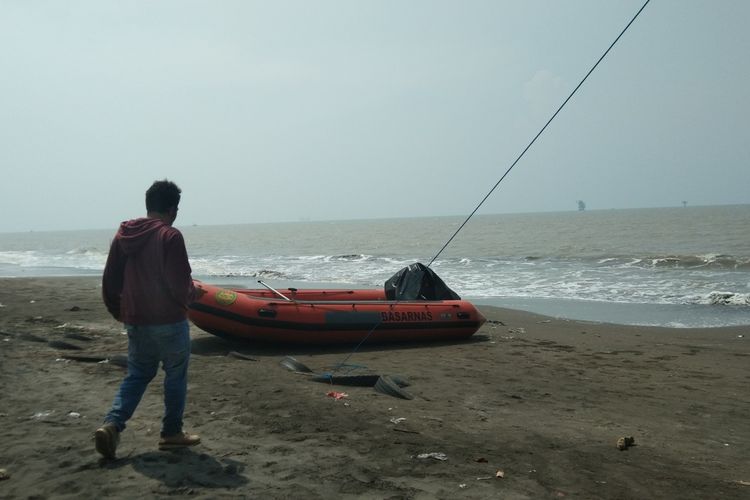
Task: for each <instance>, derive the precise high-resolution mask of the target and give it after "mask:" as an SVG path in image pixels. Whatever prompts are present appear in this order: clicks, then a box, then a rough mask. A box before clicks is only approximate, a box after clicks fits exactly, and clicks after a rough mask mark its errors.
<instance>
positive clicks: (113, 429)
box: [94, 180, 200, 458]
mask: <svg viewBox="0 0 750 500" xmlns="http://www.w3.org/2000/svg"><path fill="white" fill-rule="evenodd" d="M181 192H182V191H181V190H180V188H179V187H177V185H176V184H174V183H173V182H170V181H167V180H163V181H156V182H154V183H153V185H152V186H151V187H150V188H149V189H148V191H146V211H147V215H146V217H144V218H138V219H133V220H129V221H125V222H123V223H122V224H121V225H120V229H119V230H118V232H117V234H116V235H115V238H114V240H113V241H112V245H111V247H110V250H109V257H108V258H107V264H106V266H105V268H104V275H103V278H102V295H103V298H104V304H105V305H106V306H107V310H108V311H109V312H110V314H112V316H114V318H115V319H116V320H118V321H122V322H123V323H125V327H126V329H127V332H128V374H127V375H126V377H125V379H124V380H123V381H122V384H121V385H120V389H119V390H118V392H117V394H116V395H115V399H114V402H113V403H112V409H111V410H110V411H109V413H107V415H106V416H105V417H104V424H103V425H102V426H101V427H100V428H98V429H97V430H96V432H95V433H94V441H95V443H96V451H98V452H99V453H100V454H102V455H103V456H104V457H105V458H114V457H115V451H116V450H117V445H118V444H119V441H120V433H121V432H122V431H123V430H124V429H125V423H126V422H127V421H128V419H130V417H131V416H132V415H133V412H135V409H136V407H137V406H138V403H139V402H140V401H141V397H142V396H143V393H144V392H145V391H146V387H147V386H148V384H149V382H151V380H152V379H153V378H154V377H155V376H156V373H157V371H158V369H159V364H160V363H161V365H162V367H163V369H164V372H165V377H164V418H163V420H162V427H161V439H160V440H159V449H170V448H177V447H183V446H192V445H195V444H198V443H199V442H200V437H198V436H197V435H194V434H187V433H185V432H183V430H182V415H183V412H184V410H185V399H186V396H187V371H188V362H189V359H190V332H189V325H188V321H187V307H188V305H189V304H190V302H191V301H192V300H193V296H194V294H195V288H194V287H193V280H192V278H191V276H190V273H191V272H192V271H191V269H190V264H189V263H188V256H187V251H186V249H185V241H184V239H183V237H182V233H180V231H178V230H177V229H175V228H173V227H172V224H173V223H174V220H175V218H176V217H177V206H178V205H179V203H180V193H181Z"/></svg>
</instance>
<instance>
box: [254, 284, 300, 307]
mask: <svg viewBox="0 0 750 500" xmlns="http://www.w3.org/2000/svg"><path fill="white" fill-rule="evenodd" d="M258 283H260V284H261V285H263V286H264V287H266V288H268V289H269V290H271V291H272V292H273V293H275V294H276V295H278V296H279V297H281V298H282V299H284V300H286V301H287V302H294V301H293V300H292V299H290V298H289V297H287V296H286V295H284V294H283V293H281V292H280V291H278V290H276V289H275V288H274V287H272V286H271V285H269V284H267V283H265V282H264V281H263V280H258Z"/></svg>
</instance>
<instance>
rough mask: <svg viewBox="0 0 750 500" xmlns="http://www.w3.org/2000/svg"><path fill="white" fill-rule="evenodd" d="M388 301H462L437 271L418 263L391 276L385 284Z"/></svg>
mask: <svg viewBox="0 0 750 500" xmlns="http://www.w3.org/2000/svg"><path fill="white" fill-rule="evenodd" d="M385 296H386V298H387V299H388V300H461V297H459V296H458V294H457V293H456V292H454V291H453V290H451V289H450V288H448V286H447V285H446V284H445V283H443V280H441V279H440V277H439V276H438V275H437V274H435V271H433V270H432V269H430V268H429V267H427V266H425V265H424V264H420V263H419V262H417V263H416V264H411V265H409V266H407V267H405V268H403V269H401V270H400V271H399V272H397V273H396V274H394V275H393V276H391V277H390V278H389V279H388V281H386V282H385Z"/></svg>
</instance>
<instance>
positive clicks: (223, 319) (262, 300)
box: [188, 282, 485, 344]
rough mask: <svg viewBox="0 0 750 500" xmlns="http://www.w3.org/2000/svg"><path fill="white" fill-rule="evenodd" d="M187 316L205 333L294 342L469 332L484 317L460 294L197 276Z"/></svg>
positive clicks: (347, 341) (434, 337) (401, 339)
mask: <svg viewBox="0 0 750 500" xmlns="http://www.w3.org/2000/svg"><path fill="white" fill-rule="evenodd" d="M196 288H197V289H198V290H199V292H200V294H201V296H200V297H199V298H198V300H196V301H195V302H194V303H193V304H191V306H190V309H189V312H188V314H189V317H190V320H191V321H192V322H193V323H194V324H195V325H196V326H197V327H198V328H200V329H202V330H205V331H207V332H208V333H211V334H214V335H217V336H221V337H229V338H235V339H246V340H251V341H261V342H274V343H293V344H351V343H359V342H361V341H363V340H364V339H365V338H366V339H367V341H368V343H370V342H405V341H418V342H421V341H439V340H453V339H465V338H468V337H471V336H472V335H473V334H474V333H476V331H477V330H478V329H479V328H480V327H481V326H482V324H483V323H484V322H485V318H484V316H482V314H481V313H480V312H479V311H478V310H477V309H476V307H474V305H473V304H471V303H470V302H468V301H465V300H434V301H433V300H429V301H427V300H425V301H393V300H386V298H385V292H384V291H382V290H377V289H373V290H295V289H288V290H284V291H282V293H283V294H284V296H286V297H287V298H289V299H290V300H286V299H284V298H282V297H280V296H278V295H276V294H275V293H274V292H271V291H270V290H240V289H236V290H229V289H225V288H220V287H216V286H213V285H207V284H205V283H198V282H196Z"/></svg>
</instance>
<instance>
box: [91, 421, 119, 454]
mask: <svg viewBox="0 0 750 500" xmlns="http://www.w3.org/2000/svg"><path fill="white" fill-rule="evenodd" d="M94 442H95V443H96V451H98V452H99V453H100V454H101V455H102V456H103V457H104V458H109V459H112V458H115V452H116V451H117V445H118V444H120V432H119V431H118V430H117V427H115V424H112V423H106V424H104V425H102V426H101V427H99V428H98V429H97V430H96V432H94Z"/></svg>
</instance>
